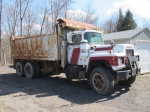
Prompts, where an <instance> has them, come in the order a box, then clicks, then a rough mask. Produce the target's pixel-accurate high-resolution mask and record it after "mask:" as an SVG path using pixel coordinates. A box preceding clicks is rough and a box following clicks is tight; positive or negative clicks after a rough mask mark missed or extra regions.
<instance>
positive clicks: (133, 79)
mask: <svg viewBox="0 0 150 112" xmlns="http://www.w3.org/2000/svg"><path fill="white" fill-rule="evenodd" d="M135 79H136V76H132V77H130V78H128V79H127V80H121V81H119V83H120V84H123V85H131V84H133V83H134V82H135Z"/></svg>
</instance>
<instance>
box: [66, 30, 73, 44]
mask: <svg viewBox="0 0 150 112" xmlns="http://www.w3.org/2000/svg"><path fill="white" fill-rule="evenodd" d="M67 42H68V43H72V35H71V32H69V33H67Z"/></svg>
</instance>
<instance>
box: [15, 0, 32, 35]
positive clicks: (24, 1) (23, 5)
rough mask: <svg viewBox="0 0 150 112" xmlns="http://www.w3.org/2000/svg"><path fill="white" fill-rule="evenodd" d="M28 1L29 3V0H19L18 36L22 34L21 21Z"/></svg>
mask: <svg viewBox="0 0 150 112" xmlns="http://www.w3.org/2000/svg"><path fill="white" fill-rule="evenodd" d="M17 1H18V0H17ZM29 3H30V0H19V12H20V13H19V16H20V18H19V19H20V36H22V22H23V19H24V17H25V13H26V11H27V8H28V6H29Z"/></svg>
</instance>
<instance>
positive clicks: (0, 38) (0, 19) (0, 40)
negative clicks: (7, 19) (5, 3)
mask: <svg viewBox="0 0 150 112" xmlns="http://www.w3.org/2000/svg"><path fill="white" fill-rule="evenodd" d="M1 36H2V0H0V61H1V55H2V37H1Z"/></svg>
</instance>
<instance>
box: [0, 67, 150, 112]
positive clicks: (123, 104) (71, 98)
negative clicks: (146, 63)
mask: <svg viewBox="0 0 150 112" xmlns="http://www.w3.org/2000/svg"><path fill="white" fill-rule="evenodd" d="M21 111H23V112H29V111H30V112H71V111H72V112H77V111H80V112H91V111H93V112H133V111H136V112H149V111H150V74H145V75H140V76H138V77H137V80H136V81H135V83H134V84H133V85H132V86H131V87H129V86H123V85H119V84H116V85H115V89H114V93H113V94H112V95H111V96H102V95H99V94H97V93H95V92H93V91H92V89H91V88H90V84H89V82H88V81H86V80H81V81H79V80H73V81H67V80H66V79H65V76H64V74H61V75H57V76H49V75H46V76H42V77H40V78H38V79H27V78H25V77H18V76H17V75H16V74H15V70H14V69H13V68H10V67H7V66H0V112H21Z"/></svg>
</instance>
